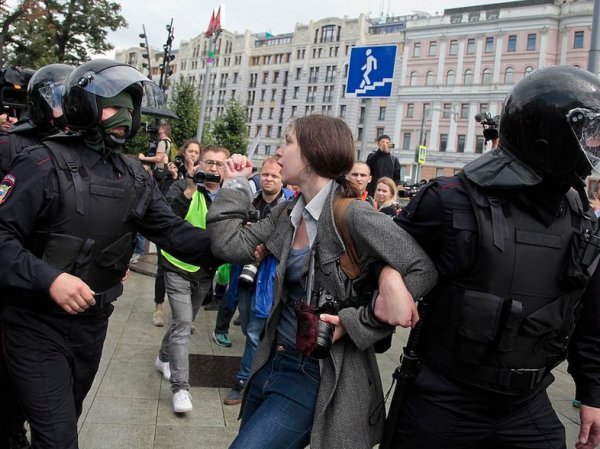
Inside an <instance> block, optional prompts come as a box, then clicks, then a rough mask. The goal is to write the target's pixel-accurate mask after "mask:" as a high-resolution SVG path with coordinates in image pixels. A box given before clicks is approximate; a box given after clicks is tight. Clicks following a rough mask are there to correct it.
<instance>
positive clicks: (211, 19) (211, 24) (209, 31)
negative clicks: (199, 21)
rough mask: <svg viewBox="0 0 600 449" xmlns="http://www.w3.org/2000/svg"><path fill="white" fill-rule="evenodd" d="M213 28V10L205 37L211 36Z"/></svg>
mask: <svg viewBox="0 0 600 449" xmlns="http://www.w3.org/2000/svg"><path fill="white" fill-rule="evenodd" d="M214 27H215V11H214V10H213V12H212V15H211V16H210V22H209V23H208V29H207V30H206V37H210V36H211V35H212V34H213V31H214Z"/></svg>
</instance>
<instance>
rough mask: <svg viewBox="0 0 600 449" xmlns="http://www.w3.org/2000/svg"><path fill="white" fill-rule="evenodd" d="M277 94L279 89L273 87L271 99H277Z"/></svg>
mask: <svg viewBox="0 0 600 449" xmlns="http://www.w3.org/2000/svg"><path fill="white" fill-rule="evenodd" d="M275 95H277V89H271V101H275Z"/></svg>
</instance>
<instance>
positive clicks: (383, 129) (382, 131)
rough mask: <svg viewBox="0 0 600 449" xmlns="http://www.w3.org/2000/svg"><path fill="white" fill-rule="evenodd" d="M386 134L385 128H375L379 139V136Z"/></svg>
mask: <svg viewBox="0 0 600 449" xmlns="http://www.w3.org/2000/svg"><path fill="white" fill-rule="evenodd" d="M384 132H385V128H383V127H382V126H378V127H377V128H375V134H376V137H377V138H379V136H381V135H383V133H384Z"/></svg>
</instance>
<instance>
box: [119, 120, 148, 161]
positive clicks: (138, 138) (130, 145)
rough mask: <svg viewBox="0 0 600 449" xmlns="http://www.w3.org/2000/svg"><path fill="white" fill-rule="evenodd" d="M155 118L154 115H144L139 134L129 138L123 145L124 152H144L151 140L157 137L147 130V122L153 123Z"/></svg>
mask: <svg viewBox="0 0 600 449" xmlns="http://www.w3.org/2000/svg"><path fill="white" fill-rule="evenodd" d="M153 122H154V119H153V118H152V117H147V116H145V115H142V125H141V126H140V129H139V130H138V132H137V134H136V135H135V136H134V137H133V138H132V139H128V140H127V141H126V142H125V145H123V152H124V153H127V154H136V155H137V154H139V153H143V152H144V151H146V150H147V149H148V147H149V146H150V141H151V140H152V139H154V138H155V136H151V135H150V134H148V133H147V132H146V129H145V124H146V123H150V124H152V123H153Z"/></svg>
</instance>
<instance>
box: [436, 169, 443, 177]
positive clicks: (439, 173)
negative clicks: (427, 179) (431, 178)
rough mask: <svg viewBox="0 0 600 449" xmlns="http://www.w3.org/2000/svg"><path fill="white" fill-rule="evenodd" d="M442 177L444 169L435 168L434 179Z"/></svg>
mask: <svg viewBox="0 0 600 449" xmlns="http://www.w3.org/2000/svg"><path fill="white" fill-rule="evenodd" d="M442 176H444V168H443V167H437V168H436V169H435V177H436V178H440V177H442Z"/></svg>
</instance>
